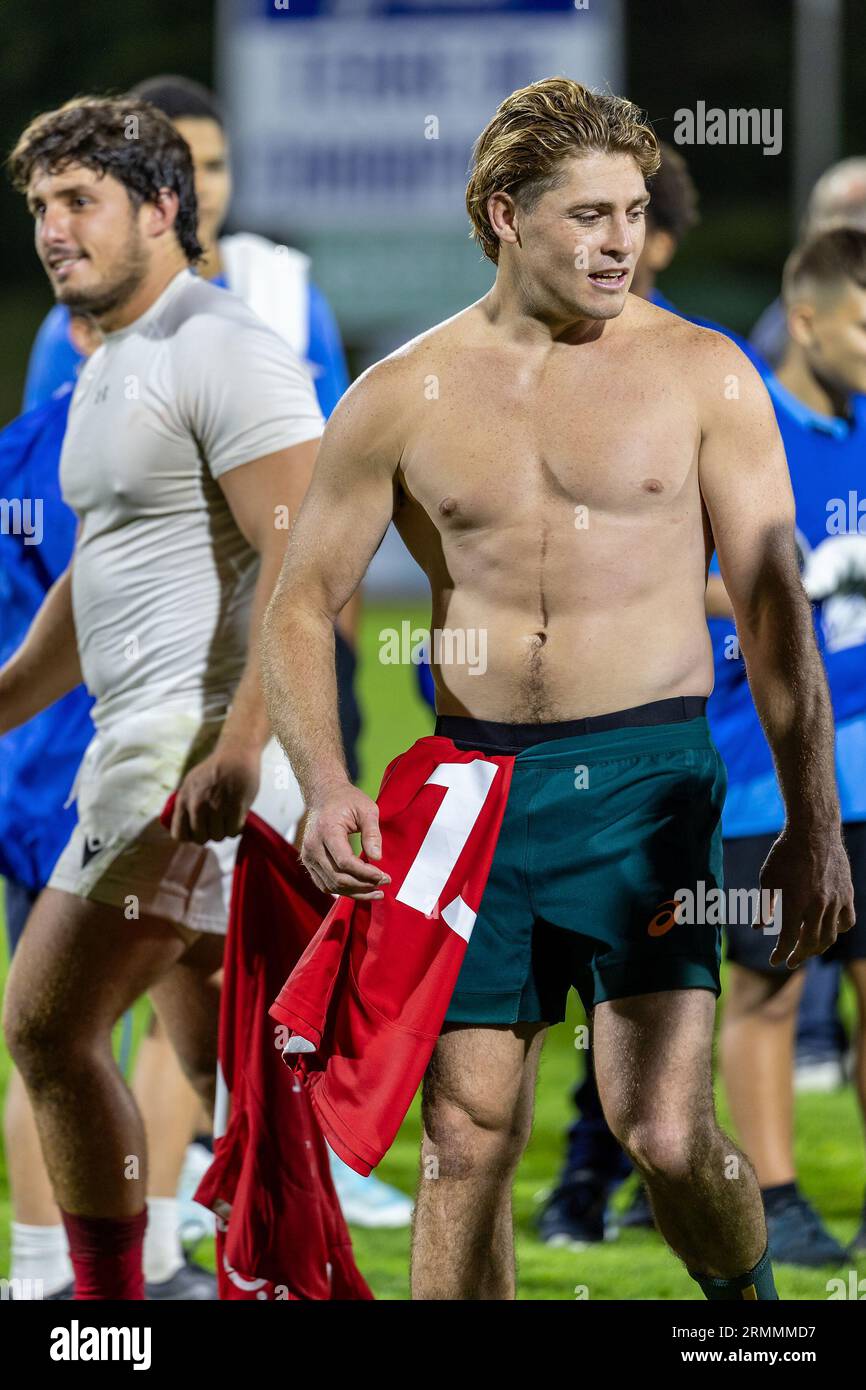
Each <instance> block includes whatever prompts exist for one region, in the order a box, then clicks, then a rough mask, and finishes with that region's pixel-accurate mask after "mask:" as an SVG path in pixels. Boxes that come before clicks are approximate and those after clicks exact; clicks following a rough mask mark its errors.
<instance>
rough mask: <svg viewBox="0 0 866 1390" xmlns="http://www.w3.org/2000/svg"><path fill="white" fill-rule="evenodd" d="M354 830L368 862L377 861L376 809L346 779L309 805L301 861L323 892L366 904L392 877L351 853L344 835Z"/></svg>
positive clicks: (379, 850)
mask: <svg viewBox="0 0 866 1390" xmlns="http://www.w3.org/2000/svg"><path fill="white" fill-rule="evenodd" d="M356 832H358V833H360V836H361V848H362V849H363V851H364V853H365V854H366V855H367V856H368V857H369V858H370V859H378V858H379V857H380V856H381V853H382V837H381V834H380V831H379V808H378V806H377V805H376V803H375V801H372V800H371V799H370V797H369V796H367V795H366V794H365V793H364V792H362V791H360V790H359V789H358V788H357V787H353V786H352V784H351V782H348V781H347V782H345V783H344V784H342V785H340V786H338V787H335V788H332V789H330V790H329V791H327V792H325V793H323V795H322V796H321V797H317V798H316V799H315V801H313V802H312V803H311V804H310V806H308V808H307V827H306V830H305V831H304V840H303V844H302V846H301V863H302V864H303V865H304V867H305V868H306V870H307V872H308V873H309V875H310V877H311V878H312V880H313V882H314V883H315V884H316V886H317V887H318V888H321V889H322V891H323V892H325V893H337V894H340V895H341V896H342V897H345V898H354V899H355V900H356V901H357V902H368V901H370V900H371V899H374V898H382V897H384V896H385V895H384V893H383V892H382V891H381V889H382V887H384V885H385V884H387V883H390V882H391V879H390V876H389V875H388V874H385V873H383V872H382V870H381V869H377V868H376V866H375V864H365V863H364V860H363V859H359V858H358V856H357V855H356V854H355V853H354V851H353V849H352V843H351V840H350V839H349V836H350V835H353V834H355V833H356Z"/></svg>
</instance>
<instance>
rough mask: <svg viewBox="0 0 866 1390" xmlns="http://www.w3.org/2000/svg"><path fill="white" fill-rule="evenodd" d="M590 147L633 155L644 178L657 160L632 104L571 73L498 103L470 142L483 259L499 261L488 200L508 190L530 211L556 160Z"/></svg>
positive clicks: (473, 209) (548, 184)
mask: <svg viewBox="0 0 866 1390" xmlns="http://www.w3.org/2000/svg"><path fill="white" fill-rule="evenodd" d="M590 151H599V152H603V153H610V154H630V155H633V156H634V159H635V161H636V163H637V165H638V168H639V169H640V171H641V173H642V174H643V176H644V178H649V177H650V176H651V175H652V174H654V173H656V171H657V170H658V167H659V164H660V163H661V155H660V153H659V142H658V140H657V139H656V136H655V133H654V131H653V130H652V128H651V127H650V126H649V125H647V124H646V122H645V120H644V117H643V112H642V111H640V110H639V109H638V107H636V106H635V105H634V103H633V102H630V101H626V100H625V99H624V98H623V97H615V96H610V95H608V94H607V93H604V92H592V91H590V89H589V88H588V87H584V86H582V85H581V84H580V83H579V82H573V81H572V80H571V78H570V77H546V78H544V80H543V81H541V82H533V83H531V84H530V86H528V87H521V88H520V89H519V90H518V91H516V92H512V93H511V96H509V97H506V98H505V100H504V101H503V102H501V103H500V105H499V106H498V107H497V109H496V114H495V115H494V117H493V119H492V120H491V121H490V122H489V124H488V125H487V126H485V128H484V130H483V131H482V132H481V134H480V135H479V137H478V139H477V140H476V142H475V146H474V148H473V151H472V172H471V175H470V178H469V183H468V185H467V188H466V210H467V212H468V213H469V219H470V221H471V223H472V232H471V235H472V236H473V237H474V239H475V240H476V241H477V242H478V244H479V245H480V247H481V249H482V251H483V252H484V254H485V256H487V258H488V260H491V261H493V262H494V264H496V263H497V262H498V260H499V238H498V236H497V235H496V233H495V232H494V230H493V228H492V227H491V225H490V219H489V217H488V216H487V200H488V198H490V197H491V195H492V194H493V193H510V194H511V196H512V197H513V198H514V199H515V200H516V201H519V203H520V206H521V207H522V208H524V209H525V210H526V211H528V212H531V211H532V209H533V207H534V206H535V205H536V203H537V202H538V200H539V198H540V197H541V196H542V194H543V193H546V192H547V191H548V189H550V188H555V187H556V185H557V183H558V182H559V180H560V178H561V177H562V175H561V171H560V169H559V165H560V164H561V162H562V160H563V159H565V158H567V157H568V156H569V155H575V154H584V153H589V152H590Z"/></svg>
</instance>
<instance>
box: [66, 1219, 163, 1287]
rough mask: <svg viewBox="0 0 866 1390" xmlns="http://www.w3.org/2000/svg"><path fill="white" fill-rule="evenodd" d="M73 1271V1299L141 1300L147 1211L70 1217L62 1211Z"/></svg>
mask: <svg viewBox="0 0 866 1390" xmlns="http://www.w3.org/2000/svg"><path fill="white" fill-rule="evenodd" d="M60 1215H61V1216H62V1217H63V1224H64V1226H65V1227H66V1235H67V1237H68V1239H69V1258H70V1259H71V1261H72V1268H73V1270H74V1271H75V1298H76V1299H78V1300H81V1299H143V1298H144V1264H143V1252H144V1232H145V1230H146V1229H147V1207H145V1209H144V1211H141V1212H139V1214H138V1216H121V1217H114V1216H72V1215H70V1213H69V1212H68V1211H63V1210H61V1212H60Z"/></svg>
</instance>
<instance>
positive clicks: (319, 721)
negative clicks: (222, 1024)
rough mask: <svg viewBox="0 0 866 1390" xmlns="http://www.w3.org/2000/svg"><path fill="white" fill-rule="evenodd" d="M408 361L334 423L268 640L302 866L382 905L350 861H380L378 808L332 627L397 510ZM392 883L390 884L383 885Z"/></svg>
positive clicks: (364, 386) (386, 366) (266, 678)
mask: <svg viewBox="0 0 866 1390" xmlns="http://www.w3.org/2000/svg"><path fill="white" fill-rule="evenodd" d="M399 375H400V367H399V364H398V363H395V362H392V361H388V362H384V363H380V364H379V365H378V366H377V367H374V368H373V369H372V370H371V371H370V372H368V373H366V375H365V376H363V377H361V378H360V379H359V380H358V381H357V382H356V383H355V385H354V386H353V387H352V388H351V389H350V390H349V391H348V392H347V394H346V395H345V396H344V397H343V399H342V401H341V402H340V404H339V405H338V407H337V409H336V410H335V411H334V414H333V415H332V416H331V419H330V420H329V422H328V425H327V428H326V430H325V433H324V435H323V436H322V442H321V445H320V448H319V454H318V457H317V460H316V466H315V470H314V473H313V480H312V483H311V484H310V487H309V490H308V492H307V495H306V497H305V498H304V503H303V506H302V507H301V510H300V512H299V514H298V518H297V521H296V522H295V526H294V528H293V531H292V534H291V536H290V539H289V544H288V547H287V550H286V558H285V561H284V564H283V568H282V572H281V574H280V578H279V580H278V582H277V586H276V589H275V590H274V594H273V597H272V598H271V601H270V604H269V606H268V610H267V613H266V615H265V621H264V625H263V631H262V676H263V684H264V690H265V698H266V702H267V706H268V712H269V715H270V720H271V727H272V728H273V731H274V733H275V734H276V736H277V738H278V739H279V741H280V743H281V744H282V745H283V747H284V748H285V750H286V752H287V754H288V756H289V759H290V761H291V763H292V767H293V768H294V771H295V775H296V776H297V778H298V781H299V783H300V786H301V790H302V792H303V795H304V801H305V804H306V808H307V813H308V821H307V828H306V833H305V835H304V843H303V849H302V856H301V857H302V859H303V862H304V864H305V865H306V867H307V869H308V870H309V872H310V874H311V877H312V878H313V879H314V881H315V882H316V883H318V885H319V886H320V887H321V888H323V889H324V890H325V891H326V892H329V893H343V894H345V895H347V896H350V897H355V898H368V897H372V896H375V897H381V896H382V894H381V892H379V891H376V889H377V885H378V884H379V883H381V882H382V881H383V877H382V875H381V873H380V871H379V870H378V869H376V868H375V867H374V866H373V865H371V864H365V863H364V862H363V861H362V860H361V859H359V858H358V857H357V856H356V855H355V854H354V853H353V851H352V847H351V841H350V839H349V836H350V835H351V834H353V833H354V832H356V831H360V833H361V839H362V845H363V848H364V851H365V852H366V853H367V854H368V855H369V856H370V857H371V858H378V856H379V852H380V843H379V829H378V813H377V808H376V804H375V802H373V801H371V800H370V798H369V797H367V796H365V795H364V793H363V792H361V791H359V790H358V789H357V788H355V787H353V786H352V784H351V782H350V780H349V775H348V772H347V771H346V765H345V760H344V758H343V752H342V737H341V733H340V721H339V717H338V704H337V683H336V674H335V667H334V621H335V619H336V617H337V614H338V613H339V612H340V610H341V609H342V608H343V607H344V606H345V604H346V603H347V602H348V600H349V599H350V598H351V596H352V594H353V593H354V592H355V590H356V589H357V587H358V585H359V583H360V581H361V579H362V578H363V576H364V574H365V572H366V569H367V566H368V565H369V563H370V561H371V559H372V558H373V556H374V554H375V553H376V550H377V549H378V547H379V545H380V543H381V540H382V537H383V536H384V534H385V532H386V530H387V528H388V524H389V522H390V520H391V516H392V514H393V510H394V486H395V475H396V472H397V467H398V464H399V462H400V455H401V443H400V436H399V420H400V415H401V412H400V408H399V401H398V381H399ZM384 881H386V880H384Z"/></svg>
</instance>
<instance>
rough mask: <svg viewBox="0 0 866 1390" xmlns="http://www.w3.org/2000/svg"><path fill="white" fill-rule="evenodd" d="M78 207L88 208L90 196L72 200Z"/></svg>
mask: <svg viewBox="0 0 866 1390" xmlns="http://www.w3.org/2000/svg"><path fill="white" fill-rule="evenodd" d="M72 201H73V202H74V203H75V206H76V207H78V208H86V207H87V206H88V204H89V203H90V199H89V198H73V200H72Z"/></svg>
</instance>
